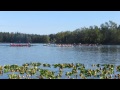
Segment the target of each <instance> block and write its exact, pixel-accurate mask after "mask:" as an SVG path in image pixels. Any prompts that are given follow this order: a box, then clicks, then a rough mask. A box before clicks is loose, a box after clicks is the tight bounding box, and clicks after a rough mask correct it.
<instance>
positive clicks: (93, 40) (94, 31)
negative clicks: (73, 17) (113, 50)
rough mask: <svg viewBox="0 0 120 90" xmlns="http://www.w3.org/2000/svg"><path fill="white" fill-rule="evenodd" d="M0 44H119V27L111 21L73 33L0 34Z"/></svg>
mask: <svg viewBox="0 0 120 90" xmlns="http://www.w3.org/2000/svg"><path fill="white" fill-rule="evenodd" d="M0 42H8V43H19V42H20V43H27V42H30V43H62V44H74V43H75V44H79V43H82V44H97V43H98V44H120V25H117V24H116V23H115V22H113V21H109V22H105V23H103V24H101V25H100V27H98V26H96V25H94V26H90V27H83V28H80V29H76V30H74V31H64V32H58V33H56V34H49V35H38V34H24V33H19V32H15V33H13V32H12V33H10V32H0Z"/></svg>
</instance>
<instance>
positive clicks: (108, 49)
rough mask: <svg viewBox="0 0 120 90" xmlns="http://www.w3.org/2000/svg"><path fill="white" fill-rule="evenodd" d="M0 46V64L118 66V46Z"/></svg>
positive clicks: (119, 48)
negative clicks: (32, 63) (30, 63)
mask: <svg viewBox="0 0 120 90" xmlns="http://www.w3.org/2000/svg"><path fill="white" fill-rule="evenodd" d="M4 45H6V44H1V45H0V64H1V65H4V64H18V65H22V64H23V63H26V62H28V63H29V62H41V63H50V64H55V63H83V64H86V65H89V64H96V63H97V64H98V63H99V64H104V63H105V64H106V63H108V64H120V46H119V45H102V46H79V47H53V46H43V44H34V45H35V46H31V47H10V46H4ZM8 45H9V44H8Z"/></svg>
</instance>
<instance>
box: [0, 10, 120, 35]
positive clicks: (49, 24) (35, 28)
mask: <svg viewBox="0 0 120 90" xmlns="http://www.w3.org/2000/svg"><path fill="white" fill-rule="evenodd" d="M109 20H111V21H113V22H115V23H117V24H118V25H120V11H0V32H20V33H27V34H39V35H49V34H56V33H58V32H61V31H74V30H75V29H78V28H82V27H89V26H94V25H97V26H100V25H101V24H102V23H105V22H109Z"/></svg>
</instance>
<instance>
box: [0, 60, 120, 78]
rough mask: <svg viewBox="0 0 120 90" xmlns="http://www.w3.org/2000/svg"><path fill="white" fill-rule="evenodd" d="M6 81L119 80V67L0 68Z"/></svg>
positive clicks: (42, 66)
mask: <svg viewBox="0 0 120 90" xmlns="http://www.w3.org/2000/svg"><path fill="white" fill-rule="evenodd" d="M4 75H8V79H120V65H113V64H92V65H90V67H89V68H86V66H85V65H84V64H81V63H58V64H47V63H43V64H42V63H39V62H37V63H34V62H30V63H24V64H22V65H16V64H13V65H3V66H0V77H4Z"/></svg>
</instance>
